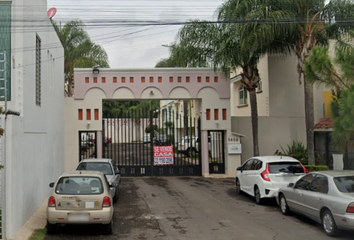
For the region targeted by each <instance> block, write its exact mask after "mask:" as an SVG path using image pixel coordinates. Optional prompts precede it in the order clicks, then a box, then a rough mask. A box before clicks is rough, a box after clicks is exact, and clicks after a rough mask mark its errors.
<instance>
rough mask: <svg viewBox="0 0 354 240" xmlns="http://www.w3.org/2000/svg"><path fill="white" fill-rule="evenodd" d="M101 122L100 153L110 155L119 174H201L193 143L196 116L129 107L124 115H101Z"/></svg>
mask: <svg viewBox="0 0 354 240" xmlns="http://www.w3.org/2000/svg"><path fill="white" fill-rule="evenodd" d="M102 124H103V126H102V137H103V139H102V142H103V147H102V149H103V152H102V156H103V157H105V158H111V159H113V160H114V161H115V162H116V163H117V164H118V165H119V167H120V169H121V173H122V175H125V176H200V175H201V160H200V158H201V154H200V152H199V150H200V149H197V146H196V144H197V143H198V141H199V140H198V137H197V136H200V130H199V129H200V128H199V127H198V126H199V125H200V120H199V121H197V120H196V119H195V118H192V117H191V116H189V115H183V114H176V113H175V112H174V111H172V110H168V109H162V110H161V109H158V110H154V111H148V112H142V111H129V113H126V114H125V116H124V117H120V118H107V119H104V120H103V123H102ZM199 146H201V145H200V144H199ZM156 152H158V153H164V154H165V155H162V156H160V155H156ZM154 153H155V156H154ZM169 153H170V154H171V155H168V154H169ZM166 154H167V155H166ZM171 157H172V158H171Z"/></svg>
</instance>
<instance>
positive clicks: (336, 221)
mask: <svg viewBox="0 0 354 240" xmlns="http://www.w3.org/2000/svg"><path fill="white" fill-rule="evenodd" d="M277 202H278V204H279V205H280V210H281V212H282V213H283V214H284V215H287V214H289V213H290V211H292V212H296V213H299V214H302V215H304V216H306V217H309V218H311V219H313V220H315V221H317V222H318V223H320V224H322V227H323V230H324V231H325V233H326V234H327V235H329V236H335V235H337V234H338V232H339V229H347V230H354V171H346V170H342V171H319V172H311V173H309V174H307V175H305V176H303V177H301V178H300V179H299V180H298V181H297V182H296V183H295V184H294V183H289V185H288V186H287V187H283V188H280V189H279V194H278V197H277Z"/></svg>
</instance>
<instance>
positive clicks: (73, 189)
mask: <svg viewBox="0 0 354 240" xmlns="http://www.w3.org/2000/svg"><path fill="white" fill-rule="evenodd" d="M55 193H57V194H68V195H93V194H102V193H103V185H102V181H101V179H100V178H98V177H90V176H69V177H62V178H60V179H59V180H58V183H57V185H56V188H55Z"/></svg>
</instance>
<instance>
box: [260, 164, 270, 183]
mask: <svg viewBox="0 0 354 240" xmlns="http://www.w3.org/2000/svg"><path fill="white" fill-rule="evenodd" d="M268 174H269V166H268V164H267V165H266V169H265V170H264V171H263V172H262V173H261V176H262V178H263V179H264V180H265V181H268V182H270V179H269V176H268Z"/></svg>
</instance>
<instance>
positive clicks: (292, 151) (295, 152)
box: [274, 141, 308, 165]
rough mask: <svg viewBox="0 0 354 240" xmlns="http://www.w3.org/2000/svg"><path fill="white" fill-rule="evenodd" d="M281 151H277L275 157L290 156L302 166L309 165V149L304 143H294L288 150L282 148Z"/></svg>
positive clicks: (288, 146)
mask: <svg viewBox="0 0 354 240" xmlns="http://www.w3.org/2000/svg"><path fill="white" fill-rule="evenodd" d="M280 149H281V151H279V150H276V151H275V153H274V154H275V155H280V156H290V157H293V158H295V159H297V160H299V161H300V162H301V163H302V164H304V165H306V164H307V162H308V161H307V156H308V154H307V148H306V147H305V145H304V144H303V143H302V142H297V141H293V143H292V144H291V145H287V147H286V148H283V147H281V148H280Z"/></svg>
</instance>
